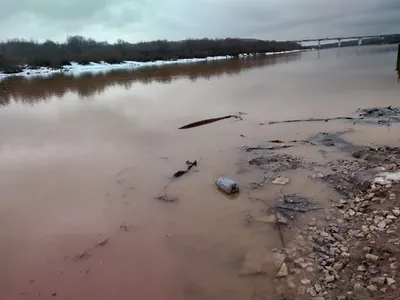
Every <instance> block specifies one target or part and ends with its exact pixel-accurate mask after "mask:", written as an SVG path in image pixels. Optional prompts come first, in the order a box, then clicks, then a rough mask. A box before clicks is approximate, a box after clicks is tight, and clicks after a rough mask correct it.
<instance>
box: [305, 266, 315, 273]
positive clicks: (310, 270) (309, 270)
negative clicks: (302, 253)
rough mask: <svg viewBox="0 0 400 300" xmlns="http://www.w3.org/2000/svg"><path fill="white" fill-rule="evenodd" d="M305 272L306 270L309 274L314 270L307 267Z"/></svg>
mask: <svg viewBox="0 0 400 300" xmlns="http://www.w3.org/2000/svg"><path fill="white" fill-rule="evenodd" d="M306 270H307V272H310V273H311V272H314V268H313V267H308V268H307V269H306Z"/></svg>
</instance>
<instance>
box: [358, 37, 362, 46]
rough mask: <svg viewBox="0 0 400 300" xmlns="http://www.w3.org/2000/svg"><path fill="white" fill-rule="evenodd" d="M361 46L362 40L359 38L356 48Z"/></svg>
mask: <svg viewBox="0 0 400 300" xmlns="http://www.w3.org/2000/svg"><path fill="white" fill-rule="evenodd" d="M361 45H362V38H359V39H358V46H361Z"/></svg>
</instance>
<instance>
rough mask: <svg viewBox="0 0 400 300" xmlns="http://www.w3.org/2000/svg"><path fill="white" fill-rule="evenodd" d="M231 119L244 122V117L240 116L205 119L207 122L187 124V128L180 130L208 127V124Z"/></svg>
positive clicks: (183, 127)
mask: <svg viewBox="0 0 400 300" xmlns="http://www.w3.org/2000/svg"><path fill="white" fill-rule="evenodd" d="M230 118H235V119H238V120H243V119H242V117H241V116H239V115H228V116H224V117H219V118H211V119H205V120H201V121H197V122H193V123H190V124H187V125H185V126H182V127H180V128H179V129H189V128H193V127H199V126H203V125H206V124H210V123H214V122H217V121H221V120H224V119H230Z"/></svg>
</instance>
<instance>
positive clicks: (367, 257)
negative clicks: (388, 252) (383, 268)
mask: <svg viewBox="0 0 400 300" xmlns="http://www.w3.org/2000/svg"><path fill="white" fill-rule="evenodd" d="M365 258H366V259H367V260H368V261H378V260H379V256H377V255H373V254H370V253H367V254H365Z"/></svg>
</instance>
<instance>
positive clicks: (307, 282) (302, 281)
mask: <svg viewBox="0 0 400 300" xmlns="http://www.w3.org/2000/svg"><path fill="white" fill-rule="evenodd" d="M300 282H301V283H302V284H304V285H307V284H310V283H311V281H310V279H307V278H304V279H302V280H301V281H300Z"/></svg>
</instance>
